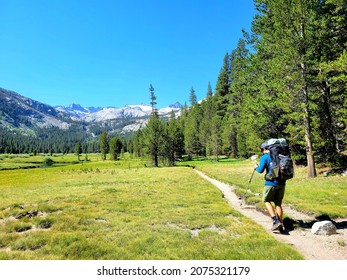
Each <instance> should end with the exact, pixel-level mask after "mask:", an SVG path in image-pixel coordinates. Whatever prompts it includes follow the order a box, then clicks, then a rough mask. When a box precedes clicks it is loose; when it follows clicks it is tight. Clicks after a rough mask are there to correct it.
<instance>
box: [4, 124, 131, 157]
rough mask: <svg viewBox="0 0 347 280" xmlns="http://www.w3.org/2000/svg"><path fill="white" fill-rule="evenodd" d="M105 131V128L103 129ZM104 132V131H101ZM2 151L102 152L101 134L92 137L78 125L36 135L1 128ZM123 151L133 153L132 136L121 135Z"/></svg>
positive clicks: (43, 130)
mask: <svg viewBox="0 0 347 280" xmlns="http://www.w3.org/2000/svg"><path fill="white" fill-rule="evenodd" d="M103 131H105V130H103ZM101 134H102V133H101ZM0 135H1V137H0V153H4V154H37V153H45V154H53V153H58V154H68V153H75V152H76V146H77V145H78V146H79V148H78V151H79V153H83V154H89V153H100V152H101V151H100V140H99V138H100V135H99V136H98V137H95V138H92V137H91V136H90V134H88V133H85V132H83V131H81V130H80V129H79V128H78V127H76V129H74V128H73V127H70V129H69V130H63V129H59V128H56V127H51V128H45V129H39V130H36V132H35V135H22V134H19V133H18V134H17V133H14V132H9V131H7V130H5V129H0ZM119 141H121V145H122V151H124V152H131V153H132V138H131V136H122V137H119Z"/></svg>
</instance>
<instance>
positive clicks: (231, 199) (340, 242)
mask: <svg viewBox="0 0 347 280" xmlns="http://www.w3.org/2000/svg"><path fill="white" fill-rule="evenodd" d="M194 170H195V171H196V172H197V173H198V174H199V175H200V176H202V177H203V178H204V179H206V180H208V181H210V182H211V183H212V184H213V185H215V186H216V187H218V188H219V189H220V190H221V191H222V192H223V194H224V197H225V199H226V200H227V201H228V203H229V204H230V205H231V206H232V207H233V208H234V209H236V210H237V211H239V212H241V213H242V214H243V215H245V216H247V217H249V218H251V219H252V220H254V221H255V222H256V223H258V224H259V225H261V226H262V227H263V228H264V229H265V230H266V231H267V232H269V233H270V234H271V235H273V236H274V237H275V238H276V239H277V240H279V241H281V242H284V243H287V244H289V245H291V246H293V247H294V248H295V249H297V250H298V251H299V252H301V254H302V255H303V256H304V257H305V259H307V260H346V259H347V226H346V225H347V219H344V220H335V222H336V223H337V225H341V226H337V234H334V235H330V236H322V235H315V234H313V233H311V229H310V228H305V227H297V228H295V229H294V230H291V231H287V232H286V233H285V234H280V233H274V232H272V231H271V219H270V217H269V216H268V215H267V214H265V213H263V212H261V211H258V210H257V209H256V208H255V207H254V206H251V205H246V204H244V203H243V202H242V200H241V199H240V198H239V197H238V196H237V195H236V194H235V193H234V187H233V186H231V185H228V184H225V183H222V182H220V181H218V180H215V179H212V178H210V177H208V176H207V175H205V174H204V173H202V172H201V171H199V170H196V169H194ZM283 211H284V213H286V214H287V215H289V216H290V217H292V219H294V220H295V221H301V223H302V224H305V222H306V224H307V223H308V222H310V221H314V220H316V219H315V218H314V217H312V216H308V215H305V214H303V213H300V212H297V211H295V210H293V209H291V208H289V207H286V206H283Z"/></svg>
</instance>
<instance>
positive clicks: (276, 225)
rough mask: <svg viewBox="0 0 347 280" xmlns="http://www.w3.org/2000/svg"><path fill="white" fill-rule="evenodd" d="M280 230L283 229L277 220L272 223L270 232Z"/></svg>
mask: <svg viewBox="0 0 347 280" xmlns="http://www.w3.org/2000/svg"><path fill="white" fill-rule="evenodd" d="M280 228H282V229H283V225H282V223H281V222H280V221H279V220H278V219H275V220H274V222H273V224H272V228H271V230H272V231H275V230H278V229H280Z"/></svg>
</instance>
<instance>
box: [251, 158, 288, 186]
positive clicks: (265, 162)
mask: <svg viewBox="0 0 347 280" xmlns="http://www.w3.org/2000/svg"><path fill="white" fill-rule="evenodd" d="M271 164H272V163H271V157H270V155H269V154H264V155H262V156H261V158H260V162H259V165H258V167H257V168H256V169H255V170H256V171H257V172H259V173H263V172H264V170H266V174H268V173H269V171H270V172H271V170H270V165H271ZM285 185H286V180H281V179H274V180H272V181H268V180H266V179H265V186H273V187H275V186H285Z"/></svg>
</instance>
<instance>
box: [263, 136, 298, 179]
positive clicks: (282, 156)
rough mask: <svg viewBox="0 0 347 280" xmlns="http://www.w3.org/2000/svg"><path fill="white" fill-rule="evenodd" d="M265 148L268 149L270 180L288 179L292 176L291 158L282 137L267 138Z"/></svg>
mask: <svg viewBox="0 0 347 280" xmlns="http://www.w3.org/2000/svg"><path fill="white" fill-rule="evenodd" d="M267 143H268V147H267V149H268V150H269V151H270V157H271V164H270V165H271V166H270V170H271V172H269V173H270V174H269V175H270V176H269V177H270V178H269V179H270V180H273V179H282V180H289V179H291V178H293V177H294V166H293V160H292V159H291V157H290V149H289V146H288V144H287V141H286V140H285V139H283V138H280V139H269V140H268V141H267Z"/></svg>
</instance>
